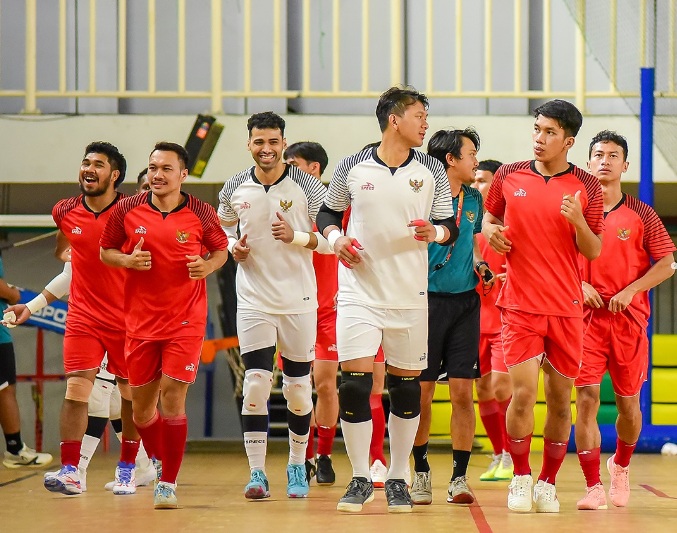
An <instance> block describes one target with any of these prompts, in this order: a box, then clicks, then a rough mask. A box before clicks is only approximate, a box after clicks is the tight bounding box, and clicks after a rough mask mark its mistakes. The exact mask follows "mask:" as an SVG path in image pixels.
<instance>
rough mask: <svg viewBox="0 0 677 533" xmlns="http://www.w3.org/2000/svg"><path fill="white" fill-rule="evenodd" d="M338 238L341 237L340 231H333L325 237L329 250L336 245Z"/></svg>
mask: <svg viewBox="0 0 677 533" xmlns="http://www.w3.org/2000/svg"><path fill="white" fill-rule="evenodd" d="M339 237H342V235H341V231H340V230H337V229H333V230H331V231H330V232H329V235H327V242H328V243H329V248H331V249H332V250H333V249H334V244H336V241H337V240H338V239H339Z"/></svg>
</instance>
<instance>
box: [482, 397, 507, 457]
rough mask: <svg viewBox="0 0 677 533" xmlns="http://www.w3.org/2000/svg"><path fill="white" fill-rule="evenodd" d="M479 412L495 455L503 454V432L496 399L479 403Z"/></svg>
mask: <svg viewBox="0 0 677 533" xmlns="http://www.w3.org/2000/svg"><path fill="white" fill-rule="evenodd" d="M479 410H480V418H481V419H482V424H483V425H484V429H485V430H486V431H487V437H489V440H490V441H491V446H492V447H493V448H494V455H498V454H499V453H502V452H503V432H502V431H501V415H500V413H499V412H498V410H499V406H498V402H497V401H496V400H495V399H492V400H489V401H487V402H479Z"/></svg>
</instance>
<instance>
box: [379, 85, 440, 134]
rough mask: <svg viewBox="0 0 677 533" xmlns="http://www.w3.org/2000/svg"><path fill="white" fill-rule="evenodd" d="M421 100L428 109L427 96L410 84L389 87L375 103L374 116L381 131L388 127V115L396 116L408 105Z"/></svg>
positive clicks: (399, 115) (402, 113)
mask: <svg viewBox="0 0 677 533" xmlns="http://www.w3.org/2000/svg"><path fill="white" fill-rule="evenodd" d="M416 102H421V103H422V104H423V107H425V108H426V109H428V97H427V96H426V95H425V94H423V93H420V92H418V91H417V90H416V89H414V88H413V87H412V86H410V85H407V86H403V87H391V88H390V89H388V90H387V91H386V92H384V93H383V94H382V95H381V97H380V98H379V100H378V104H377V105H376V118H377V119H378V125H379V127H380V128H381V131H385V130H386V128H387V127H388V117H390V115H392V114H395V115H397V116H398V117H401V116H402V115H404V111H405V110H406V108H407V107H409V106H410V105H413V104H415V103H416Z"/></svg>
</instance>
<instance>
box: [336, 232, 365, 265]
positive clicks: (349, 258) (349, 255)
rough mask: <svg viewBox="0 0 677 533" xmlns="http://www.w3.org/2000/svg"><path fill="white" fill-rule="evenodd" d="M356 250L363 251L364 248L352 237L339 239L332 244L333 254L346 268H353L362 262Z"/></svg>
mask: <svg viewBox="0 0 677 533" xmlns="http://www.w3.org/2000/svg"><path fill="white" fill-rule="evenodd" d="M358 250H364V248H362V245H361V244H360V243H359V242H357V239H353V238H352V237H348V236H343V237H339V238H338V239H336V242H335V243H334V253H335V254H336V256H337V257H338V258H339V261H341V263H343V266H345V267H346V268H353V267H354V266H355V265H357V264H358V263H359V262H360V261H362V258H361V257H360V254H359V253H358Z"/></svg>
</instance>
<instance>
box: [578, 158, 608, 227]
mask: <svg viewBox="0 0 677 533" xmlns="http://www.w3.org/2000/svg"><path fill="white" fill-rule="evenodd" d="M583 175H584V177H583V179H582V181H583V185H584V186H585V192H586V194H587V196H588V205H587V206H586V208H585V210H584V211H583V216H584V217H585V221H586V222H587V224H588V227H589V228H590V230H591V231H592V232H593V233H594V234H595V235H601V234H602V233H603V232H604V199H603V197H602V187H601V186H600V184H599V181H598V180H597V178H595V177H594V176H593V175H591V174H588V173H587V172H584V171H583ZM579 179H580V178H579Z"/></svg>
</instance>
